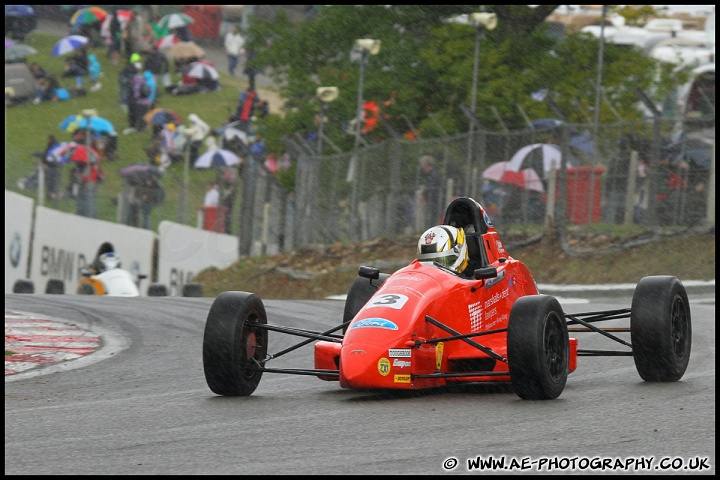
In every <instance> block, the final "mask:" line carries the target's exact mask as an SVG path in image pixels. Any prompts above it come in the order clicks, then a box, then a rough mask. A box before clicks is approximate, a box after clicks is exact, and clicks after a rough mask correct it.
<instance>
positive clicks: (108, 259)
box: [100, 252, 120, 271]
mask: <svg viewBox="0 0 720 480" xmlns="http://www.w3.org/2000/svg"><path fill="white" fill-rule="evenodd" d="M100 264H101V265H102V266H103V271H106V270H111V269H113V268H117V267H119V266H120V257H118V256H117V254H116V253H115V252H108V253H103V254H102V255H100Z"/></svg>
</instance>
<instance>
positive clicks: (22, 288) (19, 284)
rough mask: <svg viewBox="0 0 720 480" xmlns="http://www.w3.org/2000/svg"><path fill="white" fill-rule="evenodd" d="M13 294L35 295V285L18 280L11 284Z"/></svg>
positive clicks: (25, 279) (30, 281)
mask: <svg viewBox="0 0 720 480" xmlns="http://www.w3.org/2000/svg"><path fill="white" fill-rule="evenodd" d="M13 293H35V284H34V283H33V281H32V280H29V279H27V278H18V279H17V280H15V283H14V284H13Z"/></svg>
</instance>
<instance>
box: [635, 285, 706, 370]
mask: <svg viewBox="0 0 720 480" xmlns="http://www.w3.org/2000/svg"><path fill="white" fill-rule="evenodd" d="M630 341H631V343H632V348H633V358H634V360H635V367H636V368H637V371H638V373H639V374H640V377H641V378H642V379H643V380H645V381H646V382H675V381H677V380H680V379H681V378H682V376H683V375H684V374H685V370H686V369H687V366H688V362H689V361H690V347H691V344H692V322H691V319H690V304H689V302H688V297H687V292H686V291H685V287H684V286H683V284H682V283H681V282H680V280H678V279H677V278H675V277H672V276H669V275H655V276H650V277H644V278H642V279H641V280H640V282H638V284H637V286H636V287H635V293H633V299H632V306H631V310H630Z"/></svg>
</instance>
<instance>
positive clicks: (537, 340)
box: [507, 295, 570, 400]
mask: <svg viewBox="0 0 720 480" xmlns="http://www.w3.org/2000/svg"><path fill="white" fill-rule="evenodd" d="M507 356H508V362H509V367H510V380H511V382H512V386H513V390H514V391H515V393H516V394H517V395H518V396H519V397H520V398H523V399H526V400H550V399H553V398H557V397H559V396H560V394H561V393H562V391H563V389H564V388H565V383H566V382H567V376H568V372H569V365H570V341H569V339H568V330H567V321H566V320H565V313H564V312H563V310H562V308H561V307H560V303H559V302H558V301H557V299H556V298H555V297H551V296H549V295H528V296H526V297H520V298H518V299H517V300H516V301H515V304H514V305H513V307H512V310H511V311H510V319H509V321H508V332H507Z"/></svg>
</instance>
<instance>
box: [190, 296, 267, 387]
mask: <svg viewBox="0 0 720 480" xmlns="http://www.w3.org/2000/svg"><path fill="white" fill-rule="evenodd" d="M266 324H267V314H266V313H265V306H264V305H263V302H262V300H261V299H260V297H259V296H257V295H256V294H253V293H248V292H224V293H221V294H220V295H218V297H217V298H216V299H215V300H214V301H213V304H212V306H211V307H210V312H209V313H208V317H207V321H206V323H205V333H204V335H203V369H204V371H205V381H206V382H207V384H208V386H209V387H210V390H212V391H213V392H214V393H216V394H218V395H226V396H248V395H251V394H252V393H253V392H254V391H255V389H256V388H257V386H258V384H259V383H260V378H261V377H262V371H261V370H260V368H261V367H262V366H263V365H264V362H265V360H266V356H267V348H268V331H267V330H266V329H264V328H258V326H259V325H266Z"/></svg>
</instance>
